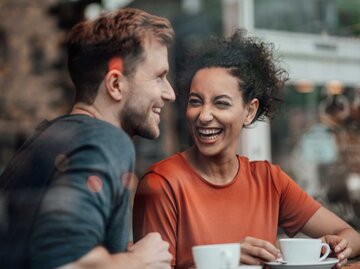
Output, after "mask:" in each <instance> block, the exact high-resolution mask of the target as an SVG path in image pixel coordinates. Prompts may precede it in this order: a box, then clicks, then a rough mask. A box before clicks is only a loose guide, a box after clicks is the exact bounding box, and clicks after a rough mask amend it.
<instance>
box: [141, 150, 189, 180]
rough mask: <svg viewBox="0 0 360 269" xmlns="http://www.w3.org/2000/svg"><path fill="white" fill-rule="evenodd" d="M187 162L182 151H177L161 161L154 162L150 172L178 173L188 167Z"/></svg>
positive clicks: (161, 173)
mask: <svg viewBox="0 0 360 269" xmlns="http://www.w3.org/2000/svg"><path fill="white" fill-rule="evenodd" d="M186 167H187V163H186V160H185V159H184V157H183V156H182V155H181V153H180V152H177V153H175V154H173V155H171V156H169V157H167V158H165V159H163V160H161V161H159V162H156V163H154V164H153V165H151V166H150V167H149V169H148V173H149V172H155V173H158V174H160V175H163V174H177V173H178V172H180V171H182V170H184V169H186Z"/></svg>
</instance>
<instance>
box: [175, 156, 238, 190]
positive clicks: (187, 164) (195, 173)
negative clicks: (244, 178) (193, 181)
mask: <svg viewBox="0 0 360 269" xmlns="http://www.w3.org/2000/svg"><path fill="white" fill-rule="evenodd" d="M183 154H184V152H178V153H177V155H178V156H180V158H181V160H182V161H183V162H184V164H185V165H186V166H187V167H188V168H189V169H190V170H191V171H192V173H193V174H194V175H195V176H196V177H197V178H198V179H200V180H201V181H202V182H204V183H205V184H207V185H209V186H211V187H215V188H219V189H223V188H227V187H229V186H231V185H233V184H234V183H235V182H236V181H237V180H238V178H239V174H240V167H241V162H240V158H239V155H237V154H236V158H237V160H238V163H239V166H238V170H237V172H236V174H235V176H234V178H233V179H232V180H231V181H230V182H228V183H226V184H221V185H219V184H214V183H211V182H209V181H208V180H206V179H205V178H203V177H202V176H201V175H200V174H199V173H198V172H197V171H196V170H195V168H194V167H192V165H191V164H190V163H189V161H188V160H187V159H186V158H185V156H184V155H183Z"/></svg>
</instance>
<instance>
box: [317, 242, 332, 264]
mask: <svg viewBox="0 0 360 269" xmlns="http://www.w3.org/2000/svg"><path fill="white" fill-rule="evenodd" d="M322 247H325V248H326V251H325V253H324V254H323V255H322V256H321V257H320V259H319V262H322V261H323V260H325V259H326V258H327V256H329V254H330V251H331V249H330V246H329V245H328V244H326V243H322V244H321V248H322Z"/></svg>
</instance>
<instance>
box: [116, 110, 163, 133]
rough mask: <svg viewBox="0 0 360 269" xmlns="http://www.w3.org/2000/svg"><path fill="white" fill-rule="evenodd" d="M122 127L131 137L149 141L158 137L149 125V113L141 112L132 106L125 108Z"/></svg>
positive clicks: (121, 118)
mask: <svg viewBox="0 0 360 269" xmlns="http://www.w3.org/2000/svg"><path fill="white" fill-rule="evenodd" d="M120 120H121V126H122V128H123V130H124V131H125V132H126V133H128V134H129V135H130V136H134V135H138V136H141V137H144V138H148V139H155V138H156V137H157V136H158V135H157V134H156V133H155V132H154V130H153V128H152V126H151V125H150V124H149V123H148V113H147V112H146V111H142V112H140V111H139V110H138V109H137V108H134V107H132V106H125V107H124V109H123V111H122V113H121V115H120Z"/></svg>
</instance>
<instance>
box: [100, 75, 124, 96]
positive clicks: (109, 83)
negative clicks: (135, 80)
mask: <svg viewBox="0 0 360 269" xmlns="http://www.w3.org/2000/svg"><path fill="white" fill-rule="evenodd" d="M124 78H125V77H124V75H123V74H122V73H121V71H119V70H116V69H113V70H110V71H109V72H108V73H107V74H106V76H105V88H106V91H107V93H108V94H109V97H110V98H111V99H113V100H114V101H121V99H122V97H123V94H124V83H123V80H124Z"/></svg>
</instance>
